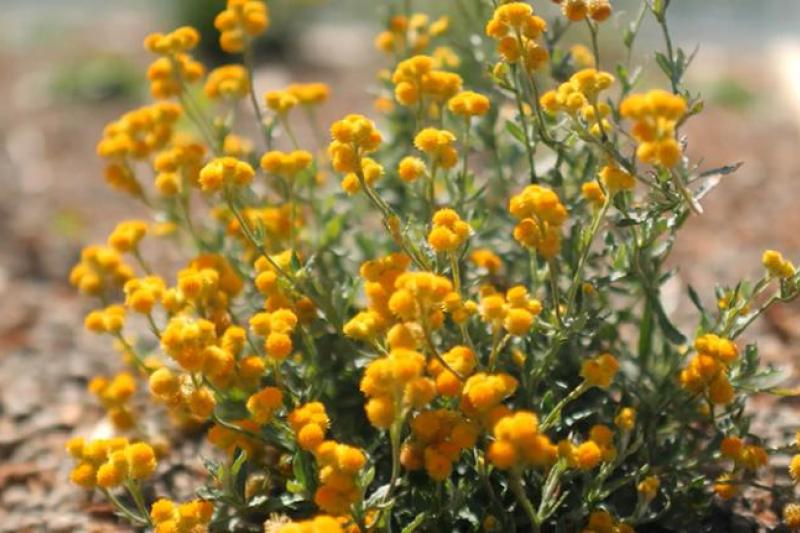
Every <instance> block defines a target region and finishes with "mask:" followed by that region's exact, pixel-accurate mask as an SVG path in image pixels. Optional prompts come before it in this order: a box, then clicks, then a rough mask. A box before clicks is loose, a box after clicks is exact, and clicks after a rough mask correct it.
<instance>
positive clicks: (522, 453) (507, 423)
mask: <svg viewBox="0 0 800 533" xmlns="http://www.w3.org/2000/svg"><path fill="white" fill-rule="evenodd" d="M492 433H493V435H494V439H495V440H494V442H492V443H491V445H490V446H489V449H488V451H487V453H486V455H487V458H488V459H489V461H491V463H492V464H494V466H496V467H497V468H499V469H500V470H507V469H509V468H512V467H514V466H520V467H523V468H525V467H528V466H533V467H541V468H544V467H548V466H550V465H552V464H553V463H555V462H556V460H557V459H558V449H557V448H556V446H554V445H553V444H552V443H551V442H550V439H548V438H547V436H546V435H543V434H541V433H539V419H538V418H537V416H536V415H535V414H534V413H532V412H529V411H516V412H514V413H509V414H508V415H506V416H504V417H502V418H500V419H499V420H498V421H497V423H496V424H495V425H494V429H493V431H492Z"/></svg>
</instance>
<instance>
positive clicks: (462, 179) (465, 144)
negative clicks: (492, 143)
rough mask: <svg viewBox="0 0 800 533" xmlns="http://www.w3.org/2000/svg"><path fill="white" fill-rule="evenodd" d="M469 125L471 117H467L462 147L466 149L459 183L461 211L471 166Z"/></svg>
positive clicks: (459, 205)
mask: <svg viewBox="0 0 800 533" xmlns="http://www.w3.org/2000/svg"><path fill="white" fill-rule="evenodd" d="M469 127H470V119H469V117H465V119H464V141H463V143H462V145H463V148H462V149H463V150H464V158H463V160H462V164H461V176H460V179H459V183H458V201H457V202H456V205H457V206H458V209H459V211H463V209H464V199H465V198H466V196H467V168H468V167H469Z"/></svg>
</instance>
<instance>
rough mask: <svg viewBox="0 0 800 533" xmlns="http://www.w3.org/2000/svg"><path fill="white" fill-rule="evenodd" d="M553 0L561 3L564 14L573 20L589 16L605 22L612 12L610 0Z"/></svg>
mask: <svg viewBox="0 0 800 533" xmlns="http://www.w3.org/2000/svg"><path fill="white" fill-rule="evenodd" d="M553 2H554V3H556V4H561V11H562V12H563V13H564V16H565V17H567V18H568V19H569V20H570V21H572V22H581V21H582V20H584V19H585V18H587V17H589V18H591V19H592V20H593V21H595V22H603V21H604V20H606V19H607V18H608V17H610V16H611V12H612V8H611V2H610V1H609V0H553Z"/></svg>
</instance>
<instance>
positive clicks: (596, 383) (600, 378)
mask: <svg viewBox="0 0 800 533" xmlns="http://www.w3.org/2000/svg"><path fill="white" fill-rule="evenodd" d="M617 371H619V361H617V358H616V357H614V356H613V355H611V354H610V353H603V354H600V355H598V356H597V357H594V358H592V359H587V360H586V361H584V362H583V365H582V366H581V377H582V378H583V379H584V380H586V383H587V384H589V385H590V386H592V387H599V388H601V389H607V388H608V387H609V386H610V385H611V382H612V381H613V380H614V376H616V375H617Z"/></svg>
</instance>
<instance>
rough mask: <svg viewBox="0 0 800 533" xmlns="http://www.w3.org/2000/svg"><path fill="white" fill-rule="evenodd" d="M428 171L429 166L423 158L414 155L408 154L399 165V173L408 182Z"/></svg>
mask: <svg viewBox="0 0 800 533" xmlns="http://www.w3.org/2000/svg"><path fill="white" fill-rule="evenodd" d="M427 173H428V167H426V166H425V162H424V161H422V159H420V158H418V157H414V156H410V155H409V156H406V157H404V158H403V159H401V160H400V163H399V164H398V165H397V174H398V175H399V176H400V179H401V180H403V181H405V182H406V183H412V182H414V181H416V180H417V179H419V178H420V177H421V176H424V175H425V174H427Z"/></svg>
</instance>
